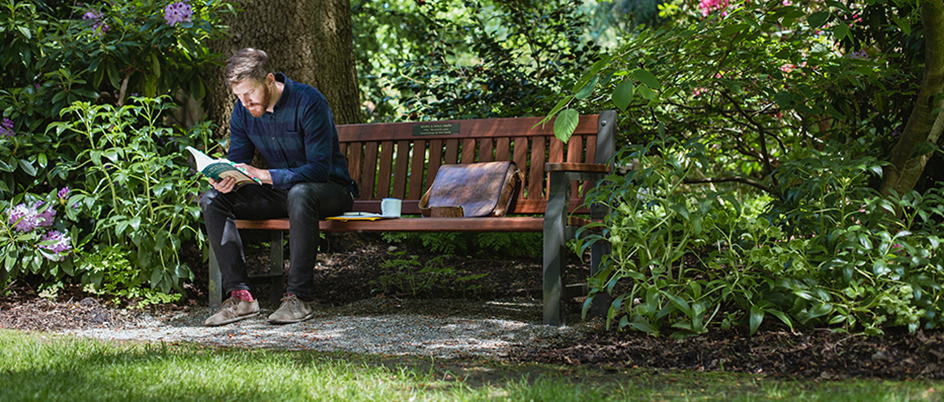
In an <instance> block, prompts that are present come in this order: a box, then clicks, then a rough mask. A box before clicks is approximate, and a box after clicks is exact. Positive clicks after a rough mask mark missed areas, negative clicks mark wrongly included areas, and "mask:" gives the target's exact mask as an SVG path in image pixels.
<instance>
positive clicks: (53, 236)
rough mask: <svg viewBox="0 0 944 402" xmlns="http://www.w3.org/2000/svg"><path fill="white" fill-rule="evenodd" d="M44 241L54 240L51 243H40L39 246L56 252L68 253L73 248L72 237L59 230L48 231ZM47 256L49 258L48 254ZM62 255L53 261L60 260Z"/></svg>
mask: <svg viewBox="0 0 944 402" xmlns="http://www.w3.org/2000/svg"><path fill="white" fill-rule="evenodd" d="M42 241H43V242H48V241H53V242H54V243H51V244H40V245H39V247H41V248H44V249H46V250H49V251H51V252H53V253H56V254H62V253H67V252H69V250H72V245H71V243H72V238H71V237H69V236H67V235H65V234H63V233H62V232H60V231H58V230H50V231H49V233H46V234H45V235H44V236H43V238H42ZM46 258H49V257H48V256H47V257H46ZM61 259H62V257H61V256H60V257H59V258H58V259H56V260H53V261H60V260H61Z"/></svg>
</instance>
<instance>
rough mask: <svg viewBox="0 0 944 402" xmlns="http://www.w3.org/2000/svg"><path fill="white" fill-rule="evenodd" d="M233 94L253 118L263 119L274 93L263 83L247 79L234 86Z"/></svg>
mask: <svg viewBox="0 0 944 402" xmlns="http://www.w3.org/2000/svg"><path fill="white" fill-rule="evenodd" d="M232 89H233V93H234V94H236V96H237V97H238V98H239V100H240V101H242V103H243V106H245V107H246V109H247V110H249V113H250V114H252V116H253V117H262V115H264V114H265V112H266V109H267V108H268V107H269V101H271V100H272V91H270V90H269V86H268V85H266V84H265V83H263V82H259V81H256V80H254V79H247V80H243V81H241V82H239V83H238V84H236V85H233V88H232Z"/></svg>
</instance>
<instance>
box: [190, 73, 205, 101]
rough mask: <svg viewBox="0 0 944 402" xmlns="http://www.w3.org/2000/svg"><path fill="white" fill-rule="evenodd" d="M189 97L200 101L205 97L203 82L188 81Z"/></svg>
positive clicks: (196, 80)
mask: <svg viewBox="0 0 944 402" xmlns="http://www.w3.org/2000/svg"><path fill="white" fill-rule="evenodd" d="M190 95H193V97H194V99H197V100H200V99H203V97H205V96H206V86H204V85H203V81H202V80H200V79H197V78H193V79H191V80H190Z"/></svg>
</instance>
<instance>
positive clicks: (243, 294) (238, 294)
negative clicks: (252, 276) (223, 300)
mask: <svg viewBox="0 0 944 402" xmlns="http://www.w3.org/2000/svg"><path fill="white" fill-rule="evenodd" d="M229 294H230V296H231V297H235V298H237V299H239V300H242V301H246V302H251V301H253V300H254V299H253V298H252V293H249V291H248V290H234V291H232V292H229Z"/></svg>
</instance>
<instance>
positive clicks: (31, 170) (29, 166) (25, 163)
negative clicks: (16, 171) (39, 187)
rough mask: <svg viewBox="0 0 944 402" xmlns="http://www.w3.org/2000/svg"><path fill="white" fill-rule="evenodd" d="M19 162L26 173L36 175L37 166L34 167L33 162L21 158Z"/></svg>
mask: <svg viewBox="0 0 944 402" xmlns="http://www.w3.org/2000/svg"><path fill="white" fill-rule="evenodd" d="M19 162H20V168H21V169H23V172H25V173H26V174H28V175H30V176H33V177H36V168H35V167H33V163H32V162H30V161H28V160H26V159H20V160H19Z"/></svg>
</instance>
